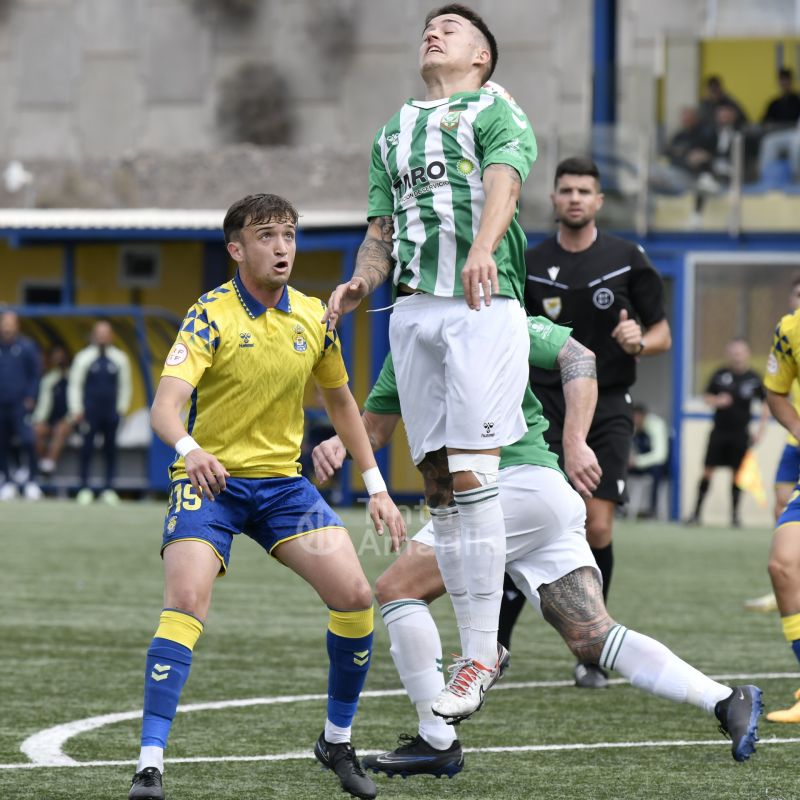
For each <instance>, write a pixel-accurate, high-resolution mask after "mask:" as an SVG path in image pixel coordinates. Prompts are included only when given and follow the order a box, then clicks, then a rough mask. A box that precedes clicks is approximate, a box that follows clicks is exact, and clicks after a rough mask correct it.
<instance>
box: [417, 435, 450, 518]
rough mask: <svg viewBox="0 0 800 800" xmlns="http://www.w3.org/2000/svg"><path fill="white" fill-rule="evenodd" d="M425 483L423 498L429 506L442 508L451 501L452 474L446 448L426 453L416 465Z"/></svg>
mask: <svg viewBox="0 0 800 800" xmlns="http://www.w3.org/2000/svg"><path fill="white" fill-rule="evenodd" d="M417 469H419V471H420V472H421V473H422V480H423V481H424V485H425V500H426V501H427V503H428V507H429V508H442V507H444V506H449V505H450V504H451V503H452V502H453V476H452V475H451V474H450V467H449V466H448V464H447V450H446V449H445V448H444V447H443V448H441V450H437V451H436V452H434V453H426V454H425V458H423V459H422V461H420V463H419V464H418V465H417Z"/></svg>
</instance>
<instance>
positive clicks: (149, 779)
mask: <svg viewBox="0 0 800 800" xmlns="http://www.w3.org/2000/svg"><path fill="white" fill-rule="evenodd" d="M139 776H140V778H141V780H140V781H139V785H140V786H144V787H146V788H148V789H149V788H151V787H153V786H160V785H161V783H160V781H159V779H158V770H157V769H156V768H155V767H147V769H143V770H142V771H141V772H140V773H139Z"/></svg>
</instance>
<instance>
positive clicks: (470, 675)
mask: <svg viewBox="0 0 800 800" xmlns="http://www.w3.org/2000/svg"><path fill="white" fill-rule="evenodd" d="M447 671H448V672H449V673H450V674H451V676H452V677H451V678H450V680H449V681H448V683H447V691H449V692H452V693H453V694H457V695H459V696H460V697H463V696H464V695H465V694H466V693H467V692H468V691H469V690H470V688H471V687H472V685H473V684H474V683H475V681H476V680H479V676H478V667H476V666H475V665H474V663H473V661H472V659H471V658H463V657H462V658H458V659H456V661H455V663H454V664H451V665H450V666H449V667H448V668H447Z"/></svg>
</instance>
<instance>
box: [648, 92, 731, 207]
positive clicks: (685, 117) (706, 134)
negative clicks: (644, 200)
mask: <svg viewBox="0 0 800 800" xmlns="http://www.w3.org/2000/svg"><path fill="white" fill-rule="evenodd" d="M715 147H716V137H715V136H714V135H713V134H712V133H711V132H710V131H709V130H708V129H707V128H706V127H705V126H704V125H703V124H702V122H701V120H700V112H699V111H698V110H697V108H695V107H694V106H685V107H684V108H683V109H681V125H680V128H678V130H677V131H676V132H675V133H674V134H673V136H672V138H671V139H670V140H669V143H668V144H667V146H666V147H665V148H664V152H663V155H664V157H665V158H666V161H667V163H661V164H656V165H654V167H653V169H652V172H651V180H652V185H653V188H654V189H655V190H656V191H662V192H665V193H668V194H673V193H674V194H681V193H682V192H685V191H687V190H690V189H694V187H695V183H696V181H697V178H698V177H699V176H700V175H701V174H702V173H703V172H704V171H707V170H708V169H710V166H711V162H712V160H713V158H714V150H715Z"/></svg>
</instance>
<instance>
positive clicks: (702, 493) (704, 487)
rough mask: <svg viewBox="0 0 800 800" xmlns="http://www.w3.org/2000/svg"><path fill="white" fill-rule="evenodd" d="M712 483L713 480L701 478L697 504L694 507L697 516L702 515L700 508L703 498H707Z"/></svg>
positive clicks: (698, 485)
mask: <svg viewBox="0 0 800 800" xmlns="http://www.w3.org/2000/svg"><path fill="white" fill-rule="evenodd" d="M710 485H711V481H710V480H709V479H708V478H701V479H700V483H698V484H697V505H696V506H695V507H694V515H695V516H696V517H699V516H700V508H701V507H702V505H703V500H705V499H706V495H707V494H708V487H709V486H710Z"/></svg>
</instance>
